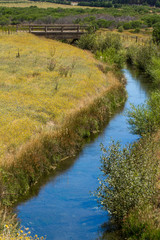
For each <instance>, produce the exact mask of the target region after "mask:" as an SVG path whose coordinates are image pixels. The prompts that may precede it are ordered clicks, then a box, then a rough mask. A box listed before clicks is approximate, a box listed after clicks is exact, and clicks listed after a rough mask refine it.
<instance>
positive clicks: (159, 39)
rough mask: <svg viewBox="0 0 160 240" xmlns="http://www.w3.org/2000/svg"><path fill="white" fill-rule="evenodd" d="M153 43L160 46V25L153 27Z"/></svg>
mask: <svg viewBox="0 0 160 240" xmlns="http://www.w3.org/2000/svg"><path fill="white" fill-rule="evenodd" d="M152 37H153V42H154V43H157V44H159V43H160V23H157V24H155V25H154V26H153V34H152Z"/></svg>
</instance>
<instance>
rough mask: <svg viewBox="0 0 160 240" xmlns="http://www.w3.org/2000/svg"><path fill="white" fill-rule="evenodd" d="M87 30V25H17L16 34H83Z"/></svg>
mask: <svg viewBox="0 0 160 240" xmlns="http://www.w3.org/2000/svg"><path fill="white" fill-rule="evenodd" d="M87 28H88V26H87V25H83V26H81V25H77V24H47V25H46V24H41V25H38V24H30V25H27V24H23V25H17V26H16V31H17V32H29V33H34V32H62V33H63V32H69V31H70V32H75V33H78V32H83V31H86V30H87Z"/></svg>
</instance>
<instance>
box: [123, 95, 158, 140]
mask: <svg viewBox="0 0 160 240" xmlns="http://www.w3.org/2000/svg"><path fill="white" fill-rule="evenodd" d="M159 113H160V91H158V90H157V91H156V92H153V93H152V94H151V96H150V97H149V99H148V100H147V101H146V103H145V104H143V105H139V106H137V107H135V106H134V105H132V106H131V110H130V111H128V122H129V124H130V128H131V131H132V132H133V133H134V134H138V135H141V136H143V135H144V134H147V133H150V134H152V133H153V132H156V131H157V130H158V128H159V127H160V117H159Z"/></svg>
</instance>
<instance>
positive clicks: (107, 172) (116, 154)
mask: <svg viewBox="0 0 160 240" xmlns="http://www.w3.org/2000/svg"><path fill="white" fill-rule="evenodd" d="M102 150H103V153H104V154H103V156H102V158H101V171H102V174H103V175H102V176H101V178H100V179H99V183H100V186H99V188H98V189H97V192H96V196H97V198H98V202H99V203H100V205H101V206H102V208H103V209H105V210H107V211H108V212H109V213H110V214H111V215H112V216H113V217H114V218H115V219H116V220H117V222H118V223H120V224H121V223H122V220H123V219H124V217H126V216H127V215H128V214H129V212H130V211H131V209H133V208H135V207H136V206H137V207H139V208H140V207H141V206H142V205H145V204H148V203H149V202H152V201H153V200H154V197H155V194H156V187H155V184H156V179H157V159H156V157H155V156H154V151H155V145H154V143H153V142H152V141H151V139H150V140H149V139H147V141H144V140H143V142H142V141H139V142H138V143H135V144H133V145H128V146H126V147H124V148H123V149H122V147H121V145H120V143H119V142H117V143H115V142H114V141H113V142H112V145H110V147H109V149H105V148H104V146H103V145H102Z"/></svg>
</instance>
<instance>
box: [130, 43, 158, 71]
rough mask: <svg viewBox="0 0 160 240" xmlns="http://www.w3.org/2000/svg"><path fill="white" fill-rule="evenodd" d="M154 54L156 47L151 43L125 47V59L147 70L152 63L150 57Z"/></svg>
mask: <svg viewBox="0 0 160 240" xmlns="http://www.w3.org/2000/svg"><path fill="white" fill-rule="evenodd" d="M155 54H156V49H155V47H154V46H152V45H144V46H137V45H132V46H130V47H129V48H128V49H127V53H126V56H127V60H128V61H129V62H130V63H133V64H134V65H136V66H137V67H138V68H140V69H143V70H145V71H146V72H147V71H148V68H149V66H150V65H151V64H152V58H153V56H154V55H155Z"/></svg>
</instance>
